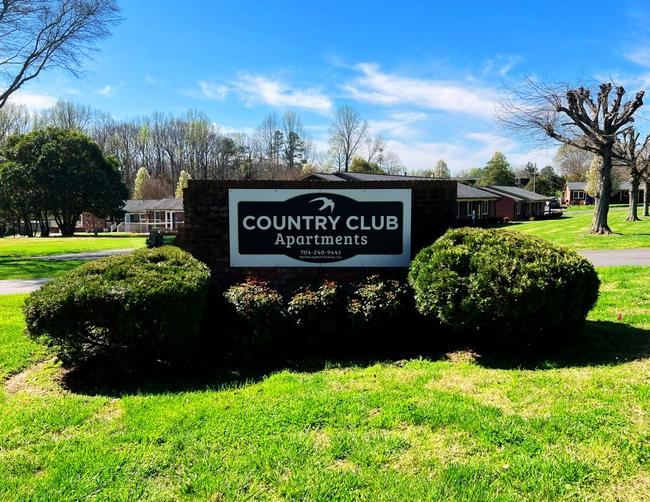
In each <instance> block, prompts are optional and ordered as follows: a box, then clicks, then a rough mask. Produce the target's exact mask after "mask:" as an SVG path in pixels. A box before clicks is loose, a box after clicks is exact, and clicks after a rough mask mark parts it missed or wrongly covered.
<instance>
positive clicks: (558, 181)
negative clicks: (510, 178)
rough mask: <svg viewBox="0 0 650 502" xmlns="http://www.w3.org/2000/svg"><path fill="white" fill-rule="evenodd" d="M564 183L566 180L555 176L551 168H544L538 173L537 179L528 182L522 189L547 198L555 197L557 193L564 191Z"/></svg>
mask: <svg viewBox="0 0 650 502" xmlns="http://www.w3.org/2000/svg"><path fill="white" fill-rule="evenodd" d="M565 183H566V180H565V179H564V178H563V177H562V176H558V175H557V174H555V170H554V169H553V167H552V166H546V167H544V169H542V170H541V171H540V173H539V176H537V179H535V180H530V181H529V182H528V184H527V185H526V186H525V187H524V188H525V189H526V190H529V191H531V192H536V193H539V194H542V195H546V196H548V197H555V196H556V194H557V192H560V191H562V190H563V189H564V185H565Z"/></svg>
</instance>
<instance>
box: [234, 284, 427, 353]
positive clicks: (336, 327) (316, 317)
mask: <svg viewBox="0 0 650 502" xmlns="http://www.w3.org/2000/svg"><path fill="white" fill-rule="evenodd" d="M409 291H410V288H408V286H405V285H402V284H400V283H399V282H398V281H383V280H380V279H379V278H378V277H376V276H373V277H369V278H368V279H366V280H364V281H362V282H361V283H355V284H342V285H341V284H337V283H334V282H330V281H323V282H321V283H315V284H310V285H302V286H300V287H296V286H293V287H291V286H289V287H287V288H286V289H284V290H282V291H279V290H277V289H274V288H273V287H271V286H270V285H269V283H268V282H264V281H259V280H257V279H255V278H249V279H248V280H247V281H246V282H244V283H241V284H237V285H234V286H232V287H230V288H229V289H228V290H227V291H226V292H225V293H224V294H223V297H224V298H225V301H226V303H227V305H228V308H227V316H226V317H225V318H224V323H225V324H226V325H227V326H228V328H227V329H228V334H229V336H228V339H229V344H230V346H231V349H232V350H233V351H234V352H239V353H247V352H249V351H253V352H254V351H258V350H260V349H264V350H271V349H273V350H278V349H284V348H290V349H291V350H292V351H293V352H298V353H300V352H304V351H306V350H307V351H308V350H310V349H313V348H315V347H317V348H318V349H319V350H321V349H323V350H325V351H329V350H330V349H334V350H338V351H340V350H341V349H342V350H344V351H345V350H347V349H353V348H355V347H357V346H358V345H359V344H363V343H366V342H367V341H368V340H369V339H371V340H373V341H379V340H380V339H381V338H383V337H384V336H386V335H390V336H391V337H393V338H394V335H395V329H397V326H400V327H401V324H403V323H404V321H405V319H404V317H405V313H406V312H407V311H409V312H410V313H412V314H415V315H416V316H417V315H418V313H417V311H416V310H415V308H414V306H413V301H412V295H409ZM409 307H410V310H408V309H409ZM411 321H412V319H411ZM357 342H358V343H357Z"/></svg>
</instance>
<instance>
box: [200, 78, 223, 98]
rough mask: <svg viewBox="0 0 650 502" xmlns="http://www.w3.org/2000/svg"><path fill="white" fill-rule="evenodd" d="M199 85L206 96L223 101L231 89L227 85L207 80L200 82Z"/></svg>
mask: <svg viewBox="0 0 650 502" xmlns="http://www.w3.org/2000/svg"><path fill="white" fill-rule="evenodd" d="M199 85H200V86H201V89H202V90H203V94H204V95H205V96H206V97H208V98H210V99H216V100H217V101H223V100H224V99H225V97H226V94H228V90H229V89H228V87H226V86H225V85H216V84H208V83H207V82H199Z"/></svg>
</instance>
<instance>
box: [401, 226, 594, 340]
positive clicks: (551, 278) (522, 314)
mask: <svg viewBox="0 0 650 502" xmlns="http://www.w3.org/2000/svg"><path fill="white" fill-rule="evenodd" d="M408 280H409V283H410V284H411V286H412V287H413V289H414V290H415V297H416V305H417V308H418V310H419V311H420V312H422V313H423V314H425V315H433V316H436V317H437V318H439V319H440V320H441V321H442V322H444V323H446V324H448V325H450V326H452V327H453V328H454V329H456V330H465V329H469V330H479V331H480V332H481V333H493V334H495V333H501V334H506V335H511V336H512V335H514V334H521V335H522V336H530V334H531V333H533V332H535V331H539V330H540V329H545V328H550V327H556V326H557V327H559V328H564V329H566V330H571V331H572V330H574V328H575V327H576V324H578V323H581V322H583V321H584V319H585V317H586V315H587V313H588V312H589V310H591V308H592V307H593V306H594V304H595V303H596V300H597V299H598V287H599V284H600V281H599V279H598V276H597V275H596V272H595V270H594V267H593V266H592V264H591V263H590V262H589V261H588V260H587V259H586V258H583V257H581V256H580V255H578V254H577V253H575V252H573V251H570V250H568V249H565V248H563V247H559V246H555V245H553V244H551V243H549V242H548V241H546V240H544V239H542V238H539V237H534V236H529V235H525V234H521V233H518V232H509V231H506V230H483V229H476V228H463V229H454V230H449V231H448V232H447V233H446V234H445V235H443V236H442V237H441V238H439V239H438V240H437V241H436V242H435V243H434V244H433V245H431V246H430V247H428V248H425V249H423V250H422V251H421V252H420V253H419V254H418V255H417V256H416V257H415V259H414V260H413V262H412V263H411V268H410V271H409V275H408Z"/></svg>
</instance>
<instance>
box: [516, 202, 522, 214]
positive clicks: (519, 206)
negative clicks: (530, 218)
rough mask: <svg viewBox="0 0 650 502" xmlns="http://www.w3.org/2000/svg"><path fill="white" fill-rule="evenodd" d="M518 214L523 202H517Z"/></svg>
mask: <svg viewBox="0 0 650 502" xmlns="http://www.w3.org/2000/svg"><path fill="white" fill-rule="evenodd" d="M517 214H521V202H517Z"/></svg>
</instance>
